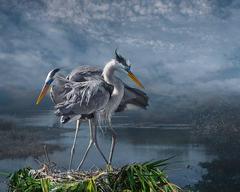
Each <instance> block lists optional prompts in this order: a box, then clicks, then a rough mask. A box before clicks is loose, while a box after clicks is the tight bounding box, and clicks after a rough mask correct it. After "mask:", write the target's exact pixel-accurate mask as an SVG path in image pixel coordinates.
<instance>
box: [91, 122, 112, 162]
mask: <svg viewBox="0 0 240 192" xmlns="http://www.w3.org/2000/svg"><path fill="white" fill-rule="evenodd" d="M91 123H92V127H93V143H94V146H95V147H96V149H97V150H98V151H99V153H100V154H101V156H102V157H103V159H104V161H105V162H106V163H108V161H107V158H106V157H105V155H104V154H103V152H102V150H101V149H100V147H99V145H98V142H97V127H96V125H95V123H94V122H93V121H91Z"/></svg>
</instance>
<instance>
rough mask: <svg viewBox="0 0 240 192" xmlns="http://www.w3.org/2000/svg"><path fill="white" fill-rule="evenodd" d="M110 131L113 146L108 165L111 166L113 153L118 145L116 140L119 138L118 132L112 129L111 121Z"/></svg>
mask: <svg viewBox="0 0 240 192" xmlns="http://www.w3.org/2000/svg"><path fill="white" fill-rule="evenodd" d="M109 130H110V132H111V134H112V144H111V148H110V153H109V157H108V164H109V165H111V163H112V157H113V152H114V149H115V144H116V138H117V135H116V132H115V131H114V129H113V128H112V124H111V121H109Z"/></svg>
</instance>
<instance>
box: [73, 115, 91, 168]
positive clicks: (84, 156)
mask: <svg viewBox="0 0 240 192" xmlns="http://www.w3.org/2000/svg"><path fill="white" fill-rule="evenodd" d="M89 130H90V140H89V144H88V147H87V149H86V151H85V153H84V155H83V158H82V160H81V162H80V163H79V165H78V167H77V170H80V168H81V167H82V165H83V163H84V161H85V159H86V157H87V154H88V152H89V149H90V148H91V147H92V144H93V130H92V126H91V120H89Z"/></svg>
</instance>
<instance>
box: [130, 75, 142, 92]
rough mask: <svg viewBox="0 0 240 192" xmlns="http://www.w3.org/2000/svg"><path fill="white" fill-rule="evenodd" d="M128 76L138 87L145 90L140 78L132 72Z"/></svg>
mask: <svg viewBox="0 0 240 192" xmlns="http://www.w3.org/2000/svg"><path fill="white" fill-rule="evenodd" d="M128 76H129V77H130V78H131V79H132V80H133V81H134V82H135V83H136V85H137V86H139V87H141V88H143V89H144V87H143V85H142V83H141V82H140V81H139V80H138V78H137V77H136V76H135V75H134V74H133V73H132V72H131V71H129V72H128Z"/></svg>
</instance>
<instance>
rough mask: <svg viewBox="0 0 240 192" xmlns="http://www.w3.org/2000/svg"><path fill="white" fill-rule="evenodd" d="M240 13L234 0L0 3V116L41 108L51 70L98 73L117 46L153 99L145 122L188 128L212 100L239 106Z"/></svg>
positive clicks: (18, 0)
mask: <svg viewBox="0 0 240 192" xmlns="http://www.w3.org/2000/svg"><path fill="white" fill-rule="evenodd" d="M239 9H240V2H239V1H237V0H172V1H167V0H159V1H153V0H151V1H139V0H132V1H84V0H79V1H77V0H32V1H28V0H1V1H0V71H1V75H0V81H1V84H0V89H1V92H0V106H1V107H0V111H1V112H3V113H6V112H7V113H9V114H16V113H17V114H18V113H19V111H22V110H23V109H31V110H35V111H37V110H39V107H38V108H36V107H35V106H34V104H35V101H36V97H37V95H38V93H39V91H40V89H41V87H42V84H43V82H44V80H45V77H46V75H47V73H48V72H49V71H50V70H51V69H53V68H56V67H61V68H62V73H65V74H67V73H68V72H69V71H71V70H72V69H73V68H75V67H77V66H79V65H84V64H87V65H93V66H99V67H101V68H102V67H103V66H104V64H105V63H106V62H108V61H109V60H110V59H111V58H112V57H113V55H114V54H113V52H114V49H115V48H118V50H119V52H120V53H121V54H122V55H123V56H124V57H126V58H127V59H129V60H130V62H131V63H132V71H133V72H134V73H135V74H136V75H137V76H138V77H139V79H140V80H141V81H142V82H143V84H144V86H145V88H146V90H145V91H146V92H147V93H148V94H149V96H150V107H149V112H148V113H147V114H145V115H144V117H146V118H154V119H162V120H163V121H166V122H167V121H168V120H167V119H168V118H171V119H170V120H169V121H173V120H176V121H183V122H191V114H192V112H193V111H194V110H195V109H196V107H197V106H199V105H202V104H204V103H207V102H209V100H217V101H221V102H222V101H225V100H226V101H229V100H234V101H238V96H239V94H240V70H239V67H240V56H239V53H240V36H239V31H240V25H239V21H240V11H239ZM123 77H124V76H123ZM123 80H124V81H125V82H127V83H129V84H130V85H133V84H132V82H131V81H130V80H129V79H128V78H127V77H125V78H124V79H123ZM229 97H230V99H229ZM51 106H52V105H51V104H50V102H49V99H45V101H44V102H43V103H42V106H41V107H43V108H51ZM156 112H158V115H156ZM159 112H160V113H159ZM159 114H162V115H159Z"/></svg>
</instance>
